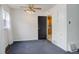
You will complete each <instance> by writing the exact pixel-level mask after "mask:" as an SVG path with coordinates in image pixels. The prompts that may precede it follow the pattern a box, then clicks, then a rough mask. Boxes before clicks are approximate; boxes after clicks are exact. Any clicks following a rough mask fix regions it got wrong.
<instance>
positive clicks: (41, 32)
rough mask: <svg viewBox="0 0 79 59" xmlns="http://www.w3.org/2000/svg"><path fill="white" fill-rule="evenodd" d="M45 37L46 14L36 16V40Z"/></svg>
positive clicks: (44, 38)
mask: <svg viewBox="0 0 79 59" xmlns="http://www.w3.org/2000/svg"><path fill="white" fill-rule="evenodd" d="M46 39H47V16H38V40H46Z"/></svg>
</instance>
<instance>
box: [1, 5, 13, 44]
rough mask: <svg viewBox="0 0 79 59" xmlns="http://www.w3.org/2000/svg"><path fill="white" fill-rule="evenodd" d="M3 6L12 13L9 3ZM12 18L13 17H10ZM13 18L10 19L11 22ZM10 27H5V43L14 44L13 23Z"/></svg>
mask: <svg viewBox="0 0 79 59" xmlns="http://www.w3.org/2000/svg"><path fill="white" fill-rule="evenodd" d="M2 8H3V9H4V10H5V11H6V12H7V13H9V15H10V8H9V7H8V6H7V5H2ZM10 18H11V17H10ZM10 21H11V19H10V20H9V23H10ZM9 26H10V27H6V28H5V27H4V26H3V27H4V37H5V45H6V46H7V45H8V44H12V43H13V39H12V29H11V24H9Z"/></svg>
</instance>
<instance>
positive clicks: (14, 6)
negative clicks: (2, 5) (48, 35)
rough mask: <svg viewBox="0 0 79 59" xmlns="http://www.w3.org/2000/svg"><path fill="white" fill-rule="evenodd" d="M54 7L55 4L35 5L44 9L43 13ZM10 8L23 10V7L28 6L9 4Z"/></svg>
mask: <svg viewBox="0 0 79 59" xmlns="http://www.w3.org/2000/svg"><path fill="white" fill-rule="evenodd" d="M54 5H55V4H34V6H35V7H40V8H42V11H46V10H48V9H50V8H51V7H53V6H54ZM8 6H9V7H10V8H13V9H23V8H22V6H26V7H28V4H9V5H8Z"/></svg>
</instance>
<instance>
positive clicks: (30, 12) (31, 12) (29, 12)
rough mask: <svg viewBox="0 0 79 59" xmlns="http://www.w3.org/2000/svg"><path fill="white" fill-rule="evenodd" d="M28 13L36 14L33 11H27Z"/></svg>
mask: <svg viewBox="0 0 79 59" xmlns="http://www.w3.org/2000/svg"><path fill="white" fill-rule="evenodd" d="M26 12H27V13H28V14H34V12H33V11H26Z"/></svg>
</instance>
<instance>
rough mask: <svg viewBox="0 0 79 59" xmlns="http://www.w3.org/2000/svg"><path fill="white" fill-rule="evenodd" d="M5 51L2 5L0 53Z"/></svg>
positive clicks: (0, 15) (0, 13)
mask: <svg viewBox="0 0 79 59" xmlns="http://www.w3.org/2000/svg"><path fill="white" fill-rule="evenodd" d="M2 53H5V40H4V35H3V21H2V9H1V5H0V54H2Z"/></svg>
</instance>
